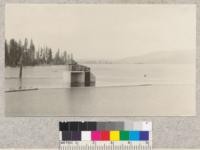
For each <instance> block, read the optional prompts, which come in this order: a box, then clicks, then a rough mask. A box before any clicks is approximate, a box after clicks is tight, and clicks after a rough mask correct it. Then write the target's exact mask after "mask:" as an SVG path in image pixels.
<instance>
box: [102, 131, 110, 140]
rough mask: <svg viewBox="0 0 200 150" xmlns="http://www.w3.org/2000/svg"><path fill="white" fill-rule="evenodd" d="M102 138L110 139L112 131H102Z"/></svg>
mask: <svg viewBox="0 0 200 150" xmlns="http://www.w3.org/2000/svg"><path fill="white" fill-rule="evenodd" d="M101 140H102V141H110V132H109V131H101Z"/></svg>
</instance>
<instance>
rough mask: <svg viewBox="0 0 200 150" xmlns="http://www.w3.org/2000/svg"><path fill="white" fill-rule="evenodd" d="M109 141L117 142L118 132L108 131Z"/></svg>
mask: <svg viewBox="0 0 200 150" xmlns="http://www.w3.org/2000/svg"><path fill="white" fill-rule="evenodd" d="M110 141H119V131H110Z"/></svg>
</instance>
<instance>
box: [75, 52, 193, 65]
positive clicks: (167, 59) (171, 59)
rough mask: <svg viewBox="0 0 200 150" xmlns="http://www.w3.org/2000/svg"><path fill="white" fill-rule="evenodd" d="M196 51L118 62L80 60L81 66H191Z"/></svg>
mask: <svg viewBox="0 0 200 150" xmlns="http://www.w3.org/2000/svg"><path fill="white" fill-rule="evenodd" d="M195 56H196V55H195V51H192V50H191V51H189V50H188V51H157V52H152V53H148V54H144V55H140V56H131V57H126V58H123V59H118V60H106V59H80V60H78V62H79V63H81V64H191V63H195V59H196V57H195Z"/></svg>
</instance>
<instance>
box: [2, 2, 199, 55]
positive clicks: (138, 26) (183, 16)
mask: <svg viewBox="0 0 200 150" xmlns="http://www.w3.org/2000/svg"><path fill="white" fill-rule="evenodd" d="M195 14H196V10H195V5H177V4H176V5H172V4H170V5H155V4H153V5H133V4H130V5H128V4H123V5H120V4H107V5H105V4H98V5H95V4H87V5H86V4H79V5H77V4H8V5H7V6H6V26H5V27H6V39H10V38H15V39H17V40H18V39H21V40H24V38H25V37H27V38H29V39H30V38H32V39H33V42H34V43H35V45H36V48H38V47H40V46H44V45H47V46H48V47H51V48H53V50H54V52H55V50H57V49H58V48H60V49H62V50H67V51H69V52H72V53H74V56H75V58H81V59H88V58H90V59H119V58H125V57H130V56H137V55H143V54H146V53H150V52H154V51H181V50H182V51H186V50H189V51H192V50H195V45H196V44H195V41H196V21H195V20H196V16H195Z"/></svg>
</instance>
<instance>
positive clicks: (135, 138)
mask: <svg viewBox="0 0 200 150" xmlns="http://www.w3.org/2000/svg"><path fill="white" fill-rule="evenodd" d="M129 140H131V141H139V140H140V132H139V131H130V132H129Z"/></svg>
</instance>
